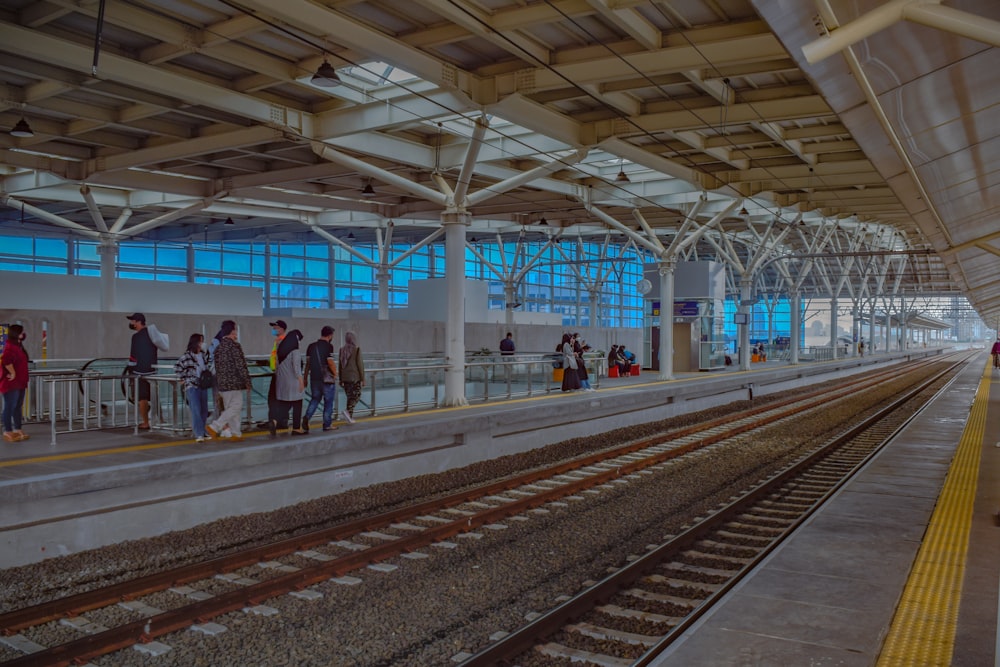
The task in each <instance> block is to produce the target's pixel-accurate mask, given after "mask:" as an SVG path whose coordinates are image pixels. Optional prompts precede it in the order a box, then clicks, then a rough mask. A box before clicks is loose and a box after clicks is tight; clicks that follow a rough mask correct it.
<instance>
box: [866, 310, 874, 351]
mask: <svg viewBox="0 0 1000 667" xmlns="http://www.w3.org/2000/svg"><path fill="white" fill-rule="evenodd" d="M871 308H872V309H871V312H870V313H869V314H868V344H867V345H866V347H867V348H868V354H875V302H874V301H872V307H871Z"/></svg>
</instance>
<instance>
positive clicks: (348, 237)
mask: <svg viewBox="0 0 1000 667" xmlns="http://www.w3.org/2000/svg"><path fill="white" fill-rule="evenodd" d="M347 240H348V241H353V240H354V232H347Z"/></svg>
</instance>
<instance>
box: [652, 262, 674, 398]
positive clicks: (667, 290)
mask: <svg viewBox="0 0 1000 667" xmlns="http://www.w3.org/2000/svg"><path fill="white" fill-rule="evenodd" d="M676 268H677V260H676V259H674V258H673V257H671V258H670V259H664V260H660V262H659V264H658V265H657V272H658V273H659V275H660V376H659V379H660V380H673V379H674V269H676ZM652 361H653V360H652V359H650V365H652Z"/></svg>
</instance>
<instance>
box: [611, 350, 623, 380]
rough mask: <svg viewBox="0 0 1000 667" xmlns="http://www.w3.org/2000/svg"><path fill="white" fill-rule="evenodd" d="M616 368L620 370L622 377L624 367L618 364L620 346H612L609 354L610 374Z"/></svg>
mask: <svg viewBox="0 0 1000 667" xmlns="http://www.w3.org/2000/svg"><path fill="white" fill-rule="evenodd" d="M616 367H617V368H618V375H621V374H622V373H621V371H622V367H621V365H620V364H619V363H618V346H617V345H612V346H611V351H609V352H608V372H610V371H611V369H612V368H616Z"/></svg>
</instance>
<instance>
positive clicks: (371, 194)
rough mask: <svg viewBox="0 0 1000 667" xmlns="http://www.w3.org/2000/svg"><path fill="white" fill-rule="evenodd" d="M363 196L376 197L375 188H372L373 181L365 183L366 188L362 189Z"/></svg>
mask: <svg viewBox="0 0 1000 667" xmlns="http://www.w3.org/2000/svg"><path fill="white" fill-rule="evenodd" d="M361 195H362V196H363V197H374V196H375V195H376V192H375V188H373V187H372V182H371V181H368V182H367V183H365V187H363V188H362V189H361Z"/></svg>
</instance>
